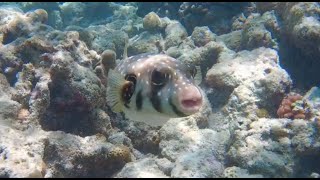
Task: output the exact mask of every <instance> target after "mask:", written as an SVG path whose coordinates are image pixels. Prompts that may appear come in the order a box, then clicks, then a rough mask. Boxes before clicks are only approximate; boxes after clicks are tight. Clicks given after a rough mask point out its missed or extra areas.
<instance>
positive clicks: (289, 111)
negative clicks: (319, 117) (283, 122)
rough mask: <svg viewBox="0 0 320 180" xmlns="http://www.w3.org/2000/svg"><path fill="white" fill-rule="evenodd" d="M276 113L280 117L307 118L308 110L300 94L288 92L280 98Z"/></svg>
mask: <svg viewBox="0 0 320 180" xmlns="http://www.w3.org/2000/svg"><path fill="white" fill-rule="evenodd" d="M277 114H278V116H279V117H280V118H290V119H308V117H309V116H310V111H309V108H308V106H307V104H306V102H305V101H304V100H303V97H302V96H301V95H300V94H296V93H290V94H288V95H287V96H286V97H285V98H284V99H283V100H282V102H281V104H280V107H279V109H278V111H277Z"/></svg>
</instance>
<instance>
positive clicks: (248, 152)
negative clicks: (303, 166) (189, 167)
mask: <svg viewBox="0 0 320 180" xmlns="http://www.w3.org/2000/svg"><path fill="white" fill-rule="evenodd" d="M289 122H290V120H288V119H281V120H279V119H265V118H262V119H259V120H258V121H254V122H252V123H251V124H250V126H249V128H248V130H243V131H241V130H236V131H235V141H234V143H233V145H232V146H231V147H230V149H229V152H228V156H229V157H230V160H231V162H232V164H234V165H235V166H238V167H240V168H244V169H247V170H248V171H249V173H259V174H262V175H263V176H264V177H291V176H293V175H294V155H293V152H292V149H291V148H290V140H289V139H288V137H283V136H279V137H277V138H275V137H274V136H272V135H271V134H270V133H271V132H272V131H271V130H272V129H273V128H275V127H281V128H282V129H287V128H286V125H287V124H288V123H289ZM273 137H274V138H273Z"/></svg>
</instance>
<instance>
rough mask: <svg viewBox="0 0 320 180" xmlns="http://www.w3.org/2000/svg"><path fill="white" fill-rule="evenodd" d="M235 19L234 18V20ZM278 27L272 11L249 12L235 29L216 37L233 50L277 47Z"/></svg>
mask: <svg viewBox="0 0 320 180" xmlns="http://www.w3.org/2000/svg"><path fill="white" fill-rule="evenodd" d="M235 21H236V20H235ZM279 36H280V27H279V24H278V21H277V18H276V16H275V14H274V11H271V12H269V11H268V12H266V13H264V14H263V15H260V14H251V15H250V16H249V17H247V18H246V19H244V20H243V24H242V25H241V27H239V28H238V29H237V30H235V31H232V32H230V33H228V34H223V35H220V36H218V37H217V39H218V40H219V41H222V42H224V43H225V44H226V46H227V47H228V48H230V49H231V50H234V51H236V52H237V51H240V50H253V49H255V48H258V47H266V48H273V49H278V44H277V38H278V37H279Z"/></svg>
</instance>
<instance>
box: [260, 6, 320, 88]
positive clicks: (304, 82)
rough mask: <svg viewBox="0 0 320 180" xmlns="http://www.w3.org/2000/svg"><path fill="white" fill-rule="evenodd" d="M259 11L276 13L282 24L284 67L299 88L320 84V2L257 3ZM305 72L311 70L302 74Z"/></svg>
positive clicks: (281, 41) (281, 44) (281, 48)
mask: <svg viewBox="0 0 320 180" xmlns="http://www.w3.org/2000/svg"><path fill="white" fill-rule="evenodd" d="M257 7H258V9H260V10H259V11H261V12H264V11H271V10H274V11H275V14H277V17H278V21H279V23H280V24H281V26H280V33H281V36H280V37H279V39H280V41H279V47H280V49H279V55H281V57H282V59H283V60H282V66H283V67H284V68H285V69H286V70H287V71H288V73H289V74H290V75H291V77H292V79H293V80H294V81H296V84H297V85H296V86H297V87H299V88H300V89H302V88H305V89H304V90H308V89H309V88H311V87H312V86H316V85H318V84H319V78H316V77H319V71H318V69H319V66H320V62H319V61H318V59H317V58H316V57H319V55H320V50H319V49H320V48H319V44H320V34H319V30H318V29H319V27H320V21H319V15H320V5H319V3H318V2H264V3H262V2H260V3H258V2H257ZM301 69H308V71H304V72H301Z"/></svg>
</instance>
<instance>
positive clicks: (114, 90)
mask: <svg viewBox="0 0 320 180" xmlns="http://www.w3.org/2000/svg"><path fill="white" fill-rule="evenodd" d="M125 82H126V80H125V79H124V78H123V76H122V75H121V74H120V73H119V72H117V71H115V70H113V69H109V73H108V80H107V103H108V105H109V106H110V107H111V109H112V111H114V112H121V111H123V107H124V103H123V102H122V98H121V97H122V96H121V92H122V86H123V85H124V84H125Z"/></svg>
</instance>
